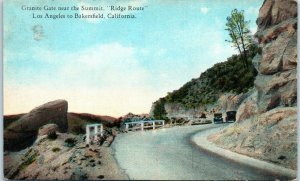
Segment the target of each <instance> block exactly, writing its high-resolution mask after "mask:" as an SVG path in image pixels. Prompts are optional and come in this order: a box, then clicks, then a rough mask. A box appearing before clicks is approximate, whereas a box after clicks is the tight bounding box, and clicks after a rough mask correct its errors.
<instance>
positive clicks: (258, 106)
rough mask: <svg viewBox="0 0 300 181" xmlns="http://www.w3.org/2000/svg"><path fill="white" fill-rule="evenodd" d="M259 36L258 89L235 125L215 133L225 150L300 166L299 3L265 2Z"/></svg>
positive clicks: (259, 24) (216, 140)
mask: <svg viewBox="0 0 300 181" xmlns="http://www.w3.org/2000/svg"><path fill="white" fill-rule="evenodd" d="M257 25H258V31H257V33H256V34H255V36H256V37H257V39H258V42H259V45H260V47H261V49H262V52H261V54H258V55H256V56H255V58H254V60H253V64H254V66H255V67H256V69H257V70H258V75H257V77H256V80H255V83H254V84H255V91H254V93H253V94H252V95H251V96H250V97H248V98H247V99H246V100H245V101H244V102H243V103H242V104H241V106H240V107H239V109H238V112H237V123H236V124H234V125H232V126H230V127H229V128H227V129H225V130H223V131H222V132H221V133H218V134H215V135H211V137H210V139H211V141H214V142H215V143H217V144H219V145H220V146H222V147H224V148H228V149H231V150H233V151H236V152H239V153H242V154H246V155H249V156H253V157H257V158H259V159H263V160H267V161H270V162H273V163H278V164H281V165H283V166H285V167H288V168H291V169H296V168H297V1H294V0H265V1H264V3H263V6H262V7H261V9H260V12H259V17H258V19H257Z"/></svg>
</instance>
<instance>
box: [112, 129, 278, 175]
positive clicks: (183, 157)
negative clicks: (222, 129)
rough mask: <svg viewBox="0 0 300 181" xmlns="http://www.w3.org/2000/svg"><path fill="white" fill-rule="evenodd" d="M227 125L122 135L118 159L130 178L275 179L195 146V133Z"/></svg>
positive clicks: (116, 145)
mask: <svg viewBox="0 0 300 181" xmlns="http://www.w3.org/2000/svg"><path fill="white" fill-rule="evenodd" d="M219 126H226V124H225V125H214V124H207V125H197V126H183V127H173V128H164V129H158V130H151V131H144V132H142V131H138V132H130V133H127V134H120V135H118V136H117V137H116V140H115V141H114V143H113V145H112V146H113V149H114V150H115V153H114V154H115V158H116V160H117V162H118V163H119V165H120V167H121V168H122V169H124V171H125V173H126V174H127V175H128V176H129V178H130V179H155V180H156V179H172V180H173V179H176V180H199V179H202V180H203V179H205V180H207V179H209V180H224V179H226V180H236V179H238V180H241V179H243V180H245V179H247V180H270V179H272V180H274V179H277V178H279V179H282V178H281V177H279V176H275V175H273V174H271V173H266V172H265V171H263V170H258V169H255V168H251V167H248V166H245V165H241V164H239V163H236V162H233V161H230V160H227V159H224V158H222V157H219V156H216V155H214V154H210V153H208V152H205V151H204V150H201V149H200V148H199V147H198V146H196V145H193V144H192V143H191V141H190V138H191V136H192V135H193V134H195V133H197V132H199V131H204V130H207V129H212V128H215V127H219Z"/></svg>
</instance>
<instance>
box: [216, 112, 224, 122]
mask: <svg viewBox="0 0 300 181" xmlns="http://www.w3.org/2000/svg"><path fill="white" fill-rule="evenodd" d="M214 123H223V118H222V113H215V114H214Z"/></svg>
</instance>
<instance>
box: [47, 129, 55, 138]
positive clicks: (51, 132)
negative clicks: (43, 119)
mask: <svg viewBox="0 0 300 181" xmlns="http://www.w3.org/2000/svg"><path fill="white" fill-rule="evenodd" d="M47 137H48V139H50V140H55V139H56V138H57V134H56V131H55V130H54V131H50V132H49V133H48V136H47Z"/></svg>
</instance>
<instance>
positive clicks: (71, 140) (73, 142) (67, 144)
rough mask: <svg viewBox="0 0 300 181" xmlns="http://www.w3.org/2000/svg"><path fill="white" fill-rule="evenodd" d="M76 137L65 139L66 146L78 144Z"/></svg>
mask: <svg viewBox="0 0 300 181" xmlns="http://www.w3.org/2000/svg"><path fill="white" fill-rule="evenodd" d="M76 142H77V141H76V139H74V138H67V139H66V140H65V144H64V146H66V147H70V148H71V147H74V146H75V145H76Z"/></svg>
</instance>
